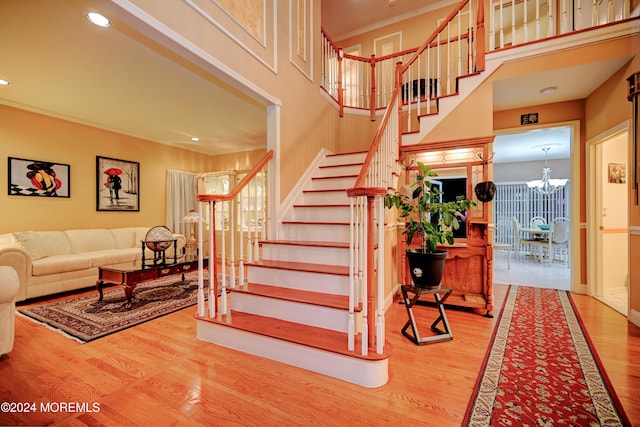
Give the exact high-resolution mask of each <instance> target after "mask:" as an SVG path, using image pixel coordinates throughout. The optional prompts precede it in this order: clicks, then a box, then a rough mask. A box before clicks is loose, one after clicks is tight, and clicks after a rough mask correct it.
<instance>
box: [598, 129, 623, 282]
mask: <svg viewBox="0 0 640 427" xmlns="http://www.w3.org/2000/svg"><path fill="white" fill-rule="evenodd" d="M627 138H628V136H627V134H626V133H623V134H619V135H618V136H615V137H613V138H611V139H609V140H607V141H605V142H603V143H602V144H601V146H602V152H601V156H602V157H601V159H602V161H601V162H600V164H599V165H598V167H600V168H601V172H602V173H601V174H600V175H601V182H600V185H601V188H602V192H601V194H602V212H601V222H600V225H601V233H602V236H601V237H602V240H601V241H602V247H601V252H600V253H601V254H602V287H603V290H604V291H606V290H608V289H616V288H622V287H626V286H627V275H628V272H629V260H628V259H627V256H621V255H626V254H628V253H629V237H628V234H627V228H628V223H629V218H628V216H629V215H628V206H627V203H628V201H627V194H628V188H627V186H628V184H627V183H625V184H617V183H610V182H609V179H608V178H609V171H608V167H609V164H610V163H616V164H624V165H625V167H626V166H627ZM627 171H628V168H627Z"/></svg>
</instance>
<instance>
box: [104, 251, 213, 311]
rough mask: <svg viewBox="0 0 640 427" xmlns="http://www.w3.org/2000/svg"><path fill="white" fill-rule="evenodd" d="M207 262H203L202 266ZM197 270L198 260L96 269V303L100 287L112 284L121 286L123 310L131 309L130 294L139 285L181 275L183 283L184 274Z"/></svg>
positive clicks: (137, 263)
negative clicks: (123, 302) (125, 300)
mask: <svg viewBox="0 0 640 427" xmlns="http://www.w3.org/2000/svg"><path fill="white" fill-rule="evenodd" d="M206 265H207V260H206V259H205V260H204V266H206ZM197 269H198V260H197V259H196V260H193V261H183V262H173V263H168V264H151V265H149V264H145V263H143V262H142V261H135V262H127V263H122V264H114V265H109V266H105V267H99V269H98V282H97V284H96V286H97V288H98V292H99V293H100V297H99V298H98V301H102V298H103V293H102V287H103V286H104V284H105V283H113V284H116V285H120V286H122V288H123V289H124V294H125V296H126V297H127V302H126V303H125V304H124V307H125V308H131V294H132V293H133V290H134V289H135V288H136V286H138V284H139V283H142V282H148V281H149V280H155V279H159V278H161V277H165V276H172V275H175V274H182V280H183V281H184V275H185V273H188V272H189V271H195V270H197Z"/></svg>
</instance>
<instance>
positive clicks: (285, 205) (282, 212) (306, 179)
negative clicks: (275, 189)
mask: <svg viewBox="0 0 640 427" xmlns="http://www.w3.org/2000/svg"><path fill="white" fill-rule="evenodd" d="M327 154H331V151H329V150H327V149H326V148H322V149H321V150H320V151H319V152H318V154H317V155H316V157H315V158H314V159H313V161H312V162H311V164H309V166H308V167H307V170H306V171H305V172H304V174H303V175H302V176H301V177H300V179H298V182H296V185H295V186H294V187H293V188H292V189H291V191H289V194H288V195H287V198H286V199H284V201H283V202H282V203H281V204H280V208H279V212H278V217H277V221H276V224H277V227H278V231H277V233H276V235H277V236H278V237H277V238H278V239H280V238H281V236H283V235H284V230H283V229H282V221H283V220H284V219H285V216H286V215H287V214H288V213H289V212H291V210H292V209H293V204H294V203H295V202H296V200H298V198H299V197H301V196H302V190H304V189H305V187H306V186H307V184H309V183H310V182H311V178H312V177H313V173H314V172H315V171H316V170H317V169H318V166H319V165H320V163H321V162H322V160H324V158H325V157H326V155H327Z"/></svg>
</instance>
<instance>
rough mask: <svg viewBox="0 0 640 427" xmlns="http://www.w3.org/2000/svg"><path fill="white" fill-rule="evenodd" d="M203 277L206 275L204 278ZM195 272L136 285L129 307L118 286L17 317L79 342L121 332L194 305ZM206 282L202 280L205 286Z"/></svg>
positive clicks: (61, 301)
mask: <svg viewBox="0 0 640 427" xmlns="http://www.w3.org/2000/svg"><path fill="white" fill-rule="evenodd" d="M205 277H206V275H205ZM197 279H198V272H197V271H193V272H190V273H187V274H185V280H184V281H182V280H181V277H180V276H177V275H174V276H167V277H163V278H161V279H157V280H152V281H149V282H144V283H140V284H138V285H137V286H136V287H135V289H134V290H133V297H132V300H131V302H132V306H131V308H130V309H127V308H125V307H124V303H125V302H126V297H125V294H124V290H123V289H122V288H121V287H120V286H113V287H111V288H107V289H105V291H104V298H103V300H102V301H100V302H99V301H98V291H97V290H96V292H95V293H88V294H85V295H81V296H74V297H70V298H68V299H64V300H58V301H54V302H50V303H45V304H42V305H37V306H32V307H28V308H23V309H20V310H18V312H19V313H20V314H22V315H23V316H26V317H28V318H30V319H32V320H35V321H36V322H38V323H42V324H44V325H46V326H48V327H50V328H51V329H54V330H57V331H59V332H62V333H64V334H65V335H67V336H69V337H71V338H74V339H76V340H77V341H80V342H82V343H85V342H88V341H92V340H95V339H97V338H101V337H104V336H106V335H109V334H112V333H114V332H118V331H122V330H124V329H127V328H130V327H132V326H135V325H139V324H141V323H144V322H147V321H149V320H152V319H156V318H158V317H161V316H164V315H166V314H169V313H173V312H175V311H178V310H181V309H183V308H185V307H189V306H192V305H195V304H196V303H197V290H198V280H197ZM206 286H208V281H207V280H205V287H206Z"/></svg>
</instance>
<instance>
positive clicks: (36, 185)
mask: <svg viewBox="0 0 640 427" xmlns="http://www.w3.org/2000/svg"><path fill="white" fill-rule="evenodd" d="M8 170H9V195H11V196H30V197H70V196H71V188H70V177H71V166H69V165H65V164H63V163H54V162H48V161H44V160H28V159H18V158H15V157H9V168H8Z"/></svg>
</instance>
